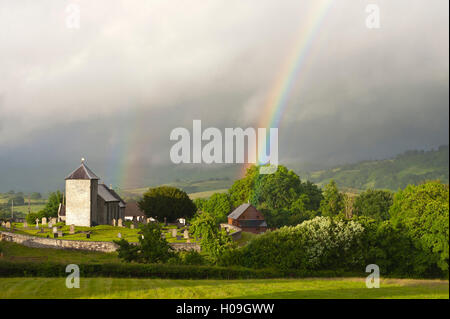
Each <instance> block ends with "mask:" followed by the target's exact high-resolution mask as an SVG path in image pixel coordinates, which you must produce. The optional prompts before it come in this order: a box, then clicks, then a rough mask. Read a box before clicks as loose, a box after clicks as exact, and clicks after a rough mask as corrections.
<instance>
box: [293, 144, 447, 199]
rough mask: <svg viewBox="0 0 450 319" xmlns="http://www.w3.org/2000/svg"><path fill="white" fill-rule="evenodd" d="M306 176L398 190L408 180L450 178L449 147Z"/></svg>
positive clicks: (341, 184)
mask: <svg viewBox="0 0 450 319" xmlns="http://www.w3.org/2000/svg"><path fill="white" fill-rule="evenodd" d="M301 176H302V178H303V179H309V180H310V181H312V182H314V183H317V184H319V185H320V186H323V185H325V184H326V183H328V182H329V181H330V180H331V179H334V180H335V181H336V183H337V184H338V186H339V187H343V188H352V189H358V190H363V189H367V188H382V189H391V190H397V189H399V188H404V187H406V186H407V185H408V184H419V183H421V182H423V181H425V180H436V179H439V180H441V181H442V182H444V183H448V182H449V147H448V145H447V146H441V147H439V148H438V149H437V150H431V151H407V152H405V153H403V154H400V155H397V156H396V157H394V158H392V159H386V160H378V161H364V162H359V163H355V164H347V165H343V166H339V167H335V168H331V169H327V170H321V171H313V172H309V173H306V174H305V173H303V174H302V175H301Z"/></svg>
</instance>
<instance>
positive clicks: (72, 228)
mask: <svg viewBox="0 0 450 319" xmlns="http://www.w3.org/2000/svg"><path fill="white" fill-rule="evenodd" d="M69 234H70V235H73V234H75V225H74V224H72V225H70V230H69Z"/></svg>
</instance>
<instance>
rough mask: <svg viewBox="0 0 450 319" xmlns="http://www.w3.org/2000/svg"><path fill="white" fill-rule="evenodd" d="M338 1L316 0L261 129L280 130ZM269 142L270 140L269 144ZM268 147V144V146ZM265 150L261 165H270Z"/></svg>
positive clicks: (273, 91)
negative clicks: (315, 41) (289, 101)
mask: <svg viewBox="0 0 450 319" xmlns="http://www.w3.org/2000/svg"><path fill="white" fill-rule="evenodd" d="M333 3H334V0H317V1H316V0H314V1H313V4H312V7H311V8H310V12H309V13H308V15H307V20H305V21H304V22H302V23H301V25H300V28H299V31H298V36H297V38H296V41H295V44H294V46H293V48H292V50H291V51H290V54H289V55H288V57H287V58H286V60H285V63H284V65H283V67H282V68H281V72H280V73H279V74H278V76H277V77H276V79H275V81H274V84H273V86H272V89H271V90H270V91H269V94H268V95H267V99H266V103H265V106H264V108H263V112H262V116H261V118H260V120H259V123H258V126H257V127H261V128H264V127H265V128H278V126H279V125H280V122H281V119H282V117H283V114H284V111H285V109H286V105H287V104H288V103H287V102H288V99H289V96H290V93H291V91H292V89H293V87H294V84H295V83H296V82H297V80H298V79H299V77H300V75H301V72H302V70H303V66H304V64H305V60H306V57H307V56H308V53H309V51H310V49H311V46H312V43H313V41H314V39H315V38H316V37H317V33H318V31H319V29H320V27H321V25H322V24H323V21H324V20H325V17H326V16H327V14H328V12H329V11H330V9H331V7H332V4H333ZM268 140H269V139H267V141H268ZM266 147H267V148H268V145H267V146H266ZM262 151H264V149H263V148H261V147H260V152H259V153H258V154H257V161H258V164H260V165H261V164H266V163H263V162H261V159H262V158H264V156H263V155H264V154H263V153H262ZM251 165H253V164H252V163H246V164H244V165H243V167H242V169H241V172H240V176H241V177H243V176H244V175H245V172H246V171H247V168H248V167H250V166H251Z"/></svg>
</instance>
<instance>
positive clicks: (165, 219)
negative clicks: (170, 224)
mask: <svg viewBox="0 0 450 319" xmlns="http://www.w3.org/2000/svg"><path fill="white" fill-rule="evenodd" d="M164 226H167V218H166V217H164Z"/></svg>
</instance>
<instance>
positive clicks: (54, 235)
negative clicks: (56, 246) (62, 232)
mask: <svg viewBox="0 0 450 319" xmlns="http://www.w3.org/2000/svg"><path fill="white" fill-rule="evenodd" d="M47 237H48V235H47ZM53 238H58V233H53Z"/></svg>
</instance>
